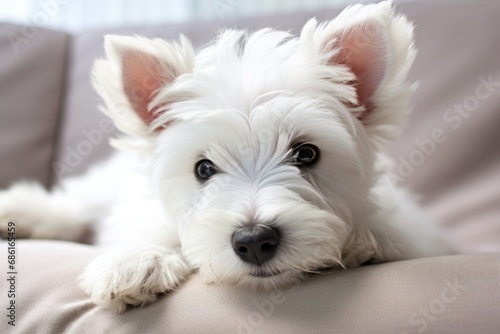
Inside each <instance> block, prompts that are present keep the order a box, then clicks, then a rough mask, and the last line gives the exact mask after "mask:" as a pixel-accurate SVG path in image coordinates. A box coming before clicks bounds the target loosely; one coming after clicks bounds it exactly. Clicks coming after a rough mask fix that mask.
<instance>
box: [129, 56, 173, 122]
mask: <svg viewBox="0 0 500 334" xmlns="http://www.w3.org/2000/svg"><path fill="white" fill-rule="evenodd" d="M168 72H169V71H165V69H164V68H162V66H161V64H160V62H159V61H158V59H157V58H156V57H154V56H152V55H149V54H146V53H143V52H139V51H128V52H125V53H124V54H123V58H122V75H123V88H124V90H125V95H126V96H127V98H128V100H129V102H130V104H131V105H132V108H134V110H135V112H136V113H137V115H138V116H139V117H140V118H141V119H142V120H143V121H144V123H146V125H150V124H151V123H152V122H153V121H154V119H155V116H156V115H154V113H153V110H149V109H148V105H149V103H150V102H151V101H152V100H153V98H154V96H155V93H156V92H157V91H158V89H159V88H161V87H162V86H164V85H165V84H167V83H169V82H171V81H172V80H173V78H174V73H172V71H170V73H168Z"/></svg>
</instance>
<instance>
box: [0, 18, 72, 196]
mask: <svg viewBox="0 0 500 334" xmlns="http://www.w3.org/2000/svg"><path fill="white" fill-rule="evenodd" d="M0 36H1V37H2V38H0V157H1V159H0V188H5V187H6V186H8V185H9V184H11V183H13V182H14V181H17V180H21V179H29V180H37V181H39V182H42V183H43V184H45V185H48V184H49V177H50V174H51V172H50V161H51V160H52V159H53V154H54V145H55V141H56V136H57V124H58V116H59V114H60V112H61V101H62V99H63V91H64V89H63V85H64V70H65V66H66V49H67V46H68V35H67V34H65V33H63V32H58V31H50V30H46V29H41V28H27V27H19V26H15V25H12V24H5V23H2V24H0Z"/></svg>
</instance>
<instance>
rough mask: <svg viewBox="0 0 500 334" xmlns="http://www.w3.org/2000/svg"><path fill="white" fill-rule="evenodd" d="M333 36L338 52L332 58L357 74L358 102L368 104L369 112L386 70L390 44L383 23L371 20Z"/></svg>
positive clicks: (366, 105)
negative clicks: (386, 40)
mask: <svg viewBox="0 0 500 334" xmlns="http://www.w3.org/2000/svg"><path fill="white" fill-rule="evenodd" d="M334 37H336V38H337V41H336V43H335V44H334V46H335V47H338V48H339V53H338V54H337V55H336V56H335V58H334V59H332V61H331V62H332V63H336V64H343V65H346V66H347V67H349V68H350V69H351V70H352V72H353V73H354V74H355V75H356V79H357V80H356V84H355V85H356V91H357V94H358V102H359V105H364V106H365V109H366V113H365V114H364V115H366V114H368V113H369V112H370V111H371V110H372V109H373V107H372V105H371V103H370V102H371V101H370V100H371V98H372V96H373V94H374V93H375V92H376V90H377V88H378V87H379V85H380V83H381V82H382V80H383V79H384V75H385V71H386V55H387V46H386V44H385V41H384V36H383V34H382V29H381V26H380V25H379V24H377V23H376V22H369V23H365V24H363V25H358V26H355V27H352V28H349V29H347V30H346V31H343V32H341V33H340V34H338V35H336V36H334ZM364 115H361V116H360V117H361V118H363V116H364Z"/></svg>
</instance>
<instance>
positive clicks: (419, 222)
mask: <svg viewBox="0 0 500 334" xmlns="http://www.w3.org/2000/svg"><path fill="white" fill-rule="evenodd" d="M377 191H378V193H379V196H380V197H379V198H381V199H382V200H381V201H380V203H384V204H382V205H384V206H385V207H383V208H382V209H381V210H380V214H379V215H376V216H375V217H374V219H375V220H374V221H372V222H370V230H371V232H372V233H373V235H374V236H375V238H376V239H377V241H378V243H379V245H380V247H381V249H382V259H381V260H382V261H395V260H406V259H416V258H422V257H430V256H440V255H449V254H453V253H454V251H453V248H452V246H451V244H450V242H449V240H447V239H446V237H445V234H444V233H443V232H442V231H441V229H440V227H439V226H438V225H437V223H435V222H433V221H432V219H431V218H430V217H429V216H428V215H427V214H425V213H424V211H422V209H421V208H420V207H418V205H417V204H415V202H414V201H413V199H411V198H410V197H409V196H408V195H407V194H406V193H405V192H404V191H402V190H400V189H398V188H391V187H387V188H382V189H378V190H377Z"/></svg>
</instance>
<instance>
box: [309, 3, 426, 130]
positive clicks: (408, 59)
mask: <svg viewBox="0 0 500 334" xmlns="http://www.w3.org/2000/svg"><path fill="white" fill-rule="evenodd" d="M301 39H302V40H303V41H305V42H306V43H308V44H309V47H312V48H313V49H314V51H315V52H316V54H317V55H319V56H320V58H319V59H320V61H322V62H323V63H325V64H327V65H330V66H339V65H340V66H344V67H347V68H348V69H349V70H350V71H351V72H352V74H354V79H353V80H351V81H348V82H347V84H348V85H351V86H352V87H353V88H354V90H355V93H356V102H355V103H352V101H351V103H348V105H349V107H350V108H351V110H352V111H353V113H354V115H355V116H356V117H357V118H358V119H359V120H360V121H361V122H362V123H363V124H364V125H365V126H366V128H367V130H368V131H369V132H372V133H373V134H375V135H378V136H379V137H382V138H387V137H391V134H397V132H398V131H395V130H396V129H389V127H394V126H397V128H399V123H400V122H401V121H402V120H404V119H405V116H406V115H407V102H408V99H409V97H410V96H411V93H412V92H413V90H414V86H412V87H409V86H408V85H406V84H405V80H406V76H407V73H408V70H409V68H410V67H411V65H412V63H413V61H414V59H415V55H416V51H415V50H414V48H413V25H412V24H411V23H410V22H408V20H407V19H406V18H405V17H404V16H402V15H396V14H395V13H394V11H393V8H392V1H391V0H389V1H383V2H380V3H378V4H371V5H354V6H351V7H348V8H347V9H345V10H344V11H343V12H342V13H341V14H340V15H339V16H338V17H337V18H335V19H334V20H333V21H330V22H326V23H324V24H320V25H317V23H316V20H314V19H313V20H311V21H309V22H308V23H307V24H306V25H305V26H304V29H303V30H302V35H301ZM395 132H396V133H395Z"/></svg>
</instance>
